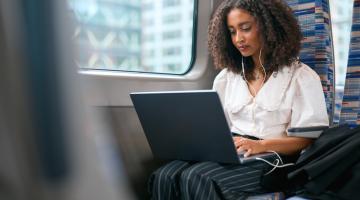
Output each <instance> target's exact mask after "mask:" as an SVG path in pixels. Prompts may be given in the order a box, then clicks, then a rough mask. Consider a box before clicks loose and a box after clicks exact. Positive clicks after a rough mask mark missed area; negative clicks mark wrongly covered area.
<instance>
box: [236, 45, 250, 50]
mask: <svg viewBox="0 0 360 200" xmlns="http://www.w3.org/2000/svg"><path fill="white" fill-rule="evenodd" d="M238 49H239V50H240V51H246V50H248V49H249V46H247V45H242V46H239V47H238Z"/></svg>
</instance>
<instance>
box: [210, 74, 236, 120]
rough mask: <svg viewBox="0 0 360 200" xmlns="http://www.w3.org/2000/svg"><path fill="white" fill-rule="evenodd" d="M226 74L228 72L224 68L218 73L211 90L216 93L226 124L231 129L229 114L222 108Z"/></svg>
mask: <svg viewBox="0 0 360 200" xmlns="http://www.w3.org/2000/svg"><path fill="white" fill-rule="evenodd" d="M227 73H228V71H227V69H226V68H225V69H223V70H221V71H220V73H219V74H218V75H217V76H216V77H215V79H214V83H213V88H212V89H213V90H215V91H216V92H217V93H218V95H219V98H220V101H221V104H222V107H223V109H224V114H225V118H226V120H227V122H228V125H229V127H231V125H232V123H231V121H230V118H229V114H228V112H227V110H226V107H225V106H224V104H225V95H226V94H225V93H226V85H227Z"/></svg>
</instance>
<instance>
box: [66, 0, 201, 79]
mask: <svg viewBox="0 0 360 200" xmlns="http://www.w3.org/2000/svg"><path fill="white" fill-rule="evenodd" d="M195 4H196V0H190V1H189V0H132V1H129V0H96V1H93V0H68V5H69V9H70V11H71V13H72V14H73V17H74V18H75V20H74V21H75V23H76V30H75V31H74V40H75V43H76V44H77V48H78V51H77V56H76V64H77V65H78V67H80V68H81V69H97V70H120V71H137V72H151V73H168V74H184V73H185V72H187V71H188V70H189V68H190V67H191V65H192V63H193V60H194V53H193V52H194V47H193V46H194V29H195V28H194V22H195V20H194V19H195V18H196V16H195V13H196V12H194V9H195ZM189 15H190V17H189Z"/></svg>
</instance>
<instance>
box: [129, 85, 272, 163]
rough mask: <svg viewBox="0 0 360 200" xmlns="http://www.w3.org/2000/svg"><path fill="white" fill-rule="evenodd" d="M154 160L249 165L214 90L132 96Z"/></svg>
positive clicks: (136, 93)
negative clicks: (237, 147) (236, 145)
mask: <svg viewBox="0 0 360 200" xmlns="http://www.w3.org/2000/svg"><path fill="white" fill-rule="evenodd" d="M130 97H131V100H132V102H133V104H134V107H135V110H136V112H137V115H138V117H139V120H140V123H141V125H142V128H143V130H144V133H145V135H146V138H147V140H148V143H149V145H150V148H151V150H152V152H153V154H154V156H155V157H158V158H162V159H171V160H174V159H177V160H189V161H214V162H220V163H246V162H250V161H254V160H255V158H256V157H259V156H261V157H262V158H264V159H266V158H267V157H270V156H274V155H273V153H266V154H259V155H254V156H250V157H247V158H245V157H244V156H243V155H242V154H240V155H239V154H238V153H237V152H236V148H235V146H234V143H233V139H232V134H231V132H230V129H229V126H228V123H227V121H226V118H225V115H224V111H223V108H222V105H221V103H220V99H219V96H218V94H217V92H216V91H214V90H192V91H161V92H134V93H131V94H130Z"/></svg>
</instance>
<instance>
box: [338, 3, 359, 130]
mask: <svg viewBox="0 0 360 200" xmlns="http://www.w3.org/2000/svg"><path fill="white" fill-rule="evenodd" d="M343 123H348V124H349V125H350V126H351V127H355V126H357V125H359V124H360V0H354V10H353V23H352V27H351V40H350V52H349V60H348V68H347V73H346V81H345V90H344V97H343V103H342V109H341V113H340V124H343Z"/></svg>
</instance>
